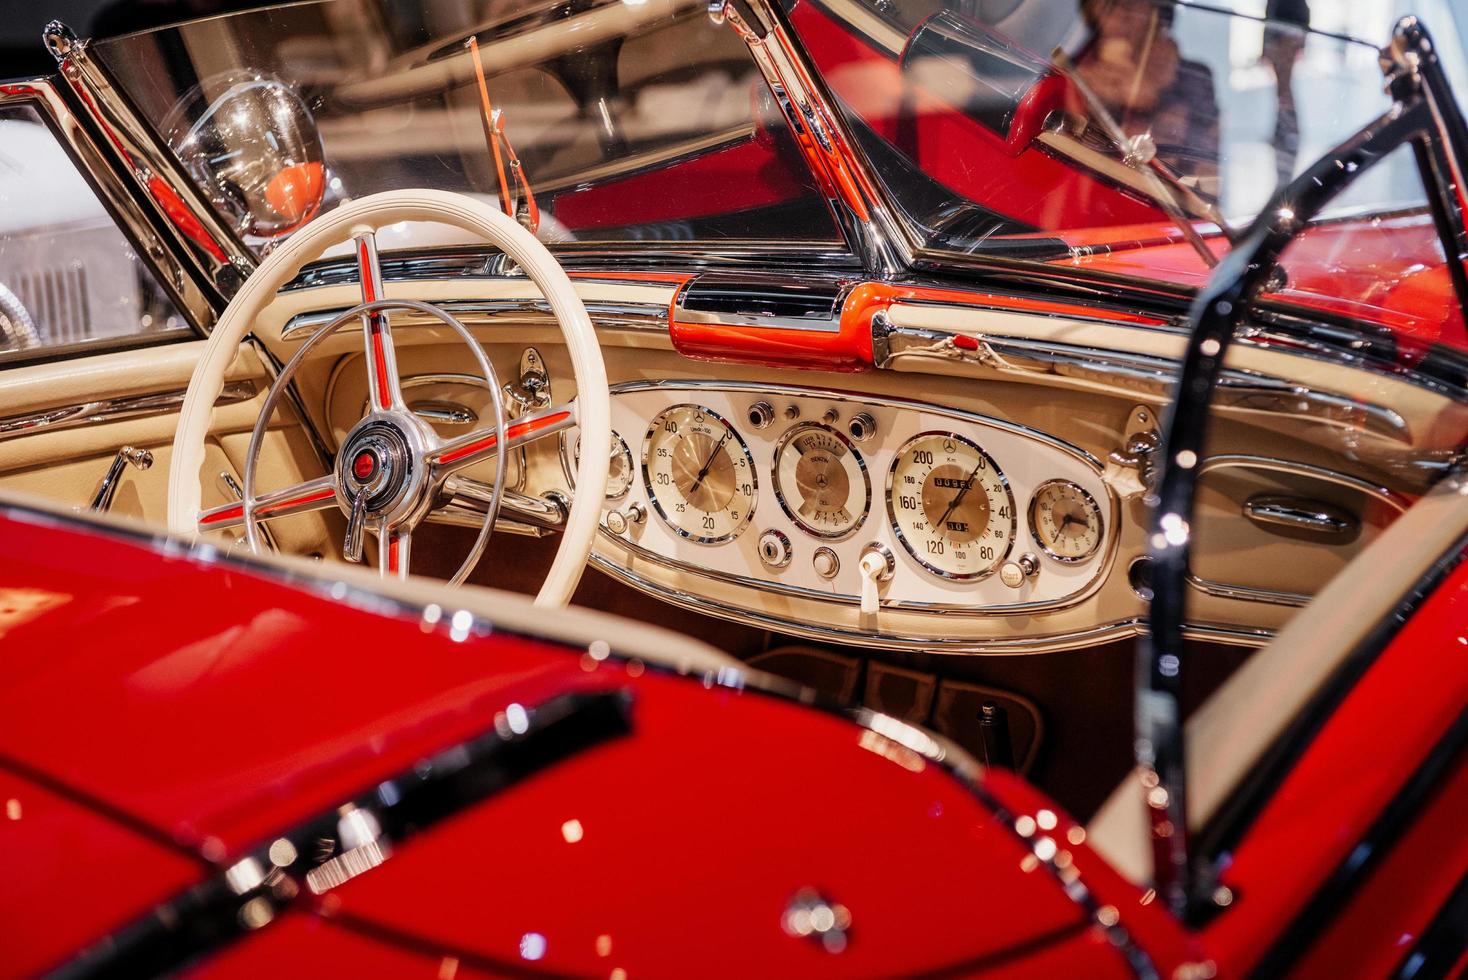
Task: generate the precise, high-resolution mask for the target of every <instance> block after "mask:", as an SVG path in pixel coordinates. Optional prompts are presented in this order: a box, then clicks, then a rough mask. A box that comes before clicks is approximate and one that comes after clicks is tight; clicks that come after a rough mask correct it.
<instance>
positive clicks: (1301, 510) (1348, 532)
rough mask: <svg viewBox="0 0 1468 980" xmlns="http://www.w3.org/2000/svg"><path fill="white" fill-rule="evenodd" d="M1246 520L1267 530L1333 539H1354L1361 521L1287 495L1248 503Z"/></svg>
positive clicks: (1264, 496) (1259, 497) (1256, 498)
mask: <svg viewBox="0 0 1468 980" xmlns="http://www.w3.org/2000/svg"><path fill="white" fill-rule="evenodd" d="M1244 516H1245V517H1247V518H1248V519H1249V520H1250V521H1252V522H1254V523H1255V524H1256V525H1258V526H1259V527H1262V528H1264V529H1265V530H1270V529H1271V528H1278V527H1287V528H1293V529H1294V530H1296V531H1307V532H1309V533H1312V534H1321V535H1325V536H1328V537H1333V538H1345V537H1352V536H1354V535H1355V533H1356V532H1357V531H1359V530H1360V529H1361V521H1360V519H1359V518H1357V517H1356V515H1354V514H1352V513H1350V512H1349V511H1346V510H1343V509H1341V508H1340V507H1336V506H1335V505H1334V504H1327V503H1325V502H1323V501H1320V500H1310V499H1308V498H1305V497H1290V496H1285V495H1283V494H1256V495H1255V496H1253V497H1250V498H1249V499H1248V500H1247V501H1245V503H1244Z"/></svg>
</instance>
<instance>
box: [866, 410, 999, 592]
mask: <svg viewBox="0 0 1468 980" xmlns="http://www.w3.org/2000/svg"><path fill="white" fill-rule="evenodd" d="M887 491H888V493H887V506H888V508H889V509H890V511H891V515H892V528H893V530H894V531H896V532H897V537H898V540H900V541H901V542H902V544H903V547H905V548H906V549H907V551H908V553H909V554H911V555H912V556H913V557H914V558H916V559H917V560H918V562H919V563H920V564H922V566H923V567H924V568H926V569H927V570H928V571H930V572H932V573H934V574H935V575H941V576H943V577H944V578H950V579H958V580H973V579H981V578H983V577H985V576H986V575H989V574H990V573H992V572H993V571H994V569H996V568H998V567H999V564H1000V563H1001V562H1003V561H1004V559H1005V558H1007V557H1008V556H1009V550H1010V548H1011V547H1012V546H1013V544H1014V528H1015V514H1014V495H1013V494H1011V493H1010V491H1009V483H1008V481H1006V480H1005V479H1004V474H1003V473H1002V472H1000V470H999V467H998V466H996V465H995V464H994V460H992V459H990V458H989V454H988V453H986V452H984V451H983V450H982V449H980V448H979V447H978V445H977V444H975V443H973V442H970V441H969V440H968V439H965V438H963V437H962V436H959V435H955V434H953V433H947V432H925V433H923V434H922V435H919V436H917V437H915V438H913V439H911V440H909V441H908V442H907V443H906V444H905V445H904V446H903V447H902V449H901V450H899V451H898V453H897V458H896V459H895V460H894V461H893V463H892V470H891V473H890V475H889V477H888V487H887Z"/></svg>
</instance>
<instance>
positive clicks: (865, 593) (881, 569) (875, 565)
mask: <svg viewBox="0 0 1468 980" xmlns="http://www.w3.org/2000/svg"><path fill="white" fill-rule="evenodd" d="M895 565H896V562H894V561H893V560H892V552H891V551H890V550H888V549H887V548H885V547H883V546H882V545H880V544H876V543H873V544H869V545H867V546H866V547H865V548H864V549H862V553H861V561H860V563H858V565H857V568H858V569H859V570H860V571H861V614H862V615H863V616H875V615H876V614H877V610H878V609H879V608H880V607H881V597H880V596H878V595H877V586H878V585H879V584H880V583H882V582H885V581H887V580H888V579H890V578H891V577H892V572H893V571H894V566H895Z"/></svg>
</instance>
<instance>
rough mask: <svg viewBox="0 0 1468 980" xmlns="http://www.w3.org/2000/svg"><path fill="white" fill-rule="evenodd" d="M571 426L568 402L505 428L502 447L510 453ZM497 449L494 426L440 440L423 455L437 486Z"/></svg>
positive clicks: (572, 407)
mask: <svg viewBox="0 0 1468 980" xmlns="http://www.w3.org/2000/svg"><path fill="white" fill-rule="evenodd" d="M575 424H576V406H575V404H574V403H570V402H568V403H566V404H564V405H552V406H551V407H550V408H543V409H541V410H540V411H538V412H531V413H530V414H528V415H522V416H520V417H519V418H518V419H516V420H515V421H513V422H511V423H510V424H508V425H507V426H505V446H504V448H505V449H506V451H514V450H516V449H519V448H520V447H521V446H525V445H528V444H530V443H532V442H535V441H536V440H538V439H544V438H546V437H547V436H552V435H555V434H557V433H559V432H561V431H563V430H565V429H569V428H571V427H572V426H573V425H575ZM500 448H501V447H500V443H499V434H498V432H497V430H496V428H495V427H494V426H490V427H487V428H483V429H476V430H475V431H473V432H470V433H468V434H467V435H462V436H458V437H457V438H454V439H446V440H444V441H443V442H441V443H440V444H439V446H438V448H437V449H434V450H433V451H431V452H430V453H428V456H427V461H428V465H429V466H430V467H431V468H432V472H433V474H434V482H435V485H441V484H442V481H443V480H444V479H445V478H447V477H448V476H449V475H450V474H453V473H456V472H458V471H459V470H462V469H465V468H467V467H470V466H473V465H474V464H475V463H479V462H482V461H484V460H486V459H490V458H492V457H494V456H497V455H498V454H499V452H500Z"/></svg>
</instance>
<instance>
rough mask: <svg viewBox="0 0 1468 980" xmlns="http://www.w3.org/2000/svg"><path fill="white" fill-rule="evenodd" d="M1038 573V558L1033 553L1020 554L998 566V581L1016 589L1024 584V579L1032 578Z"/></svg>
mask: <svg viewBox="0 0 1468 980" xmlns="http://www.w3.org/2000/svg"><path fill="white" fill-rule="evenodd" d="M1038 574H1040V559H1038V558H1036V557H1035V556H1034V555H1030V554H1024V555H1020V556H1019V558H1018V559H1016V560H1015V561H1007V562H1005V563H1004V564H1003V565H1000V566H999V581H1001V582H1003V583H1004V584H1005V585H1007V586H1009V587H1010V588H1011V589H1017V588H1019V587H1020V586H1022V585H1024V584H1025V580H1026V579H1030V578H1034V577H1035V576H1036V575H1038Z"/></svg>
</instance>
